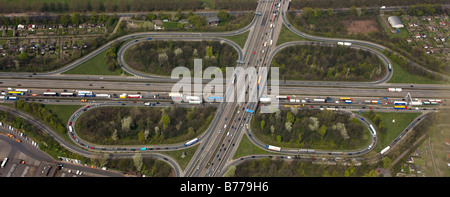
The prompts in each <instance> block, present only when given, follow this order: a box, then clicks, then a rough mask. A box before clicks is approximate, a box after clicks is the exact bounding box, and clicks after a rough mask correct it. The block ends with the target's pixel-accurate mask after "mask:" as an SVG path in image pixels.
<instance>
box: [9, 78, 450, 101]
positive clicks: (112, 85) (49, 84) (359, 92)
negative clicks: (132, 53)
mask: <svg viewBox="0 0 450 197" xmlns="http://www.w3.org/2000/svg"><path fill="white" fill-rule="evenodd" d="M2 82H3V83H2V84H0V87H3V88H4V89H3V88H1V89H2V90H4V91H7V88H8V87H12V88H14V89H16V88H19V89H31V90H32V91H33V93H34V92H35V91H37V92H36V93H41V92H44V91H46V90H47V89H49V90H51V91H55V92H59V93H60V92H63V90H64V89H66V90H67V91H68V92H72V91H73V90H89V91H92V92H94V93H108V94H113V93H119V94H122V93H124V92H125V93H130V94H131V93H132V94H135V93H136V92H141V93H145V92H170V91H171V90H172V87H173V84H170V83H150V85H147V84H148V83H137V82H110V81H98V82H95V83H92V82H89V81H71V80H60V81H58V83H55V81H53V80H22V81H20V86H17V85H18V83H17V80H11V79H5V80H2ZM91 85H92V86H91ZM102 87H103V88H102ZM54 88H57V89H56V90H55V89H54ZM204 88H205V85H204V86H203V89H204ZM130 89H131V90H133V91H132V92H131V91H129V90H130ZM192 90H194V89H192ZM224 91H225V90H224ZM268 92H269V93H270V89H269V91H268ZM407 92H409V93H410V94H411V96H412V97H414V98H429V97H430V96H432V97H433V98H449V97H450V91H448V90H445V89H437V90H436V89H422V88H419V87H416V86H414V87H413V88H411V87H409V88H404V89H403V91H402V92H400V93H398V92H388V91H387V87H384V86H380V87H378V88H377V89H374V88H372V89H368V88H358V87H355V88H335V87H313V88H311V87H293V86H280V87H279V94H280V95H312V96H366V97H388V98H390V97H402V96H406V94H407Z"/></svg>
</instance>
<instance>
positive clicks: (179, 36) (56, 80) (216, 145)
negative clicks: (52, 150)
mask: <svg viewBox="0 0 450 197" xmlns="http://www.w3.org/2000/svg"><path fill="white" fill-rule="evenodd" d="M282 2H285V1H282ZM287 6H288V5H287V4H282V6H281V8H280V10H281V11H280V12H279V13H285V12H286V10H287ZM273 10H274V8H273V4H272V2H260V3H259V4H258V7H257V9H256V11H257V12H260V13H262V14H261V15H255V17H254V19H253V20H252V22H251V23H250V24H249V25H248V26H246V27H245V28H242V29H240V30H237V31H230V32H219V33H186V32H141V33H135V34H130V35H126V36H122V37H120V38H117V39H115V40H113V41H111V42H109V43H107V44H105V45H103V46H101V47H99V48H98V49H96V50H94V51H93V52H91V53H89V54H87V55H86V56H84V57H82V58H80V59H78V60H76V61H74V62H72V63H71V64H69V65H67V66H65V67H63V68H61V69H58V70H55V71H52V72H48V73H36V74H33V73H0V78H2V79H1V82H2V83H1V84H0V85H1V86H3V87H5V88H6V87H17V88H22V87H24V88H34V89H40V88H43V87H45V88H56V89H60V90H62V89H68V90H73V89H82V90H95V91H97V90H98V91H106V92H109V91H160V92H164V91H170V90H171V88H172V86H173V84H172V83H173V82H174V80H172V79H170V78H169V77H165V76H155V75H150V74H146V73H141V72H138V71H135V70H132V69H130V68H129V67H128V66H127V65H126V64H125V63H124V62H123V52H124V51H126V49H127V48H128V47H130V46H132V45H133V44H135V43H138V42H142V41H145V40H147V38H149V37H151V38H152V39H162V40H167V39H172V40H217V41H223V42H226V43H228V44H230V45H232V46H233V47H234V48H235V49H236V50H237V51H238V53H239V60H238V63H237V64H238V65H237V67H242V68H250V67H254V68H256V70H258V69H259V68H262V67H267V65H266V64H267V63H269V66H268V68H269V67H270V62H271V59H272V58H273V56H274V54H275V53H276V52H277V51H279V50H281V49H282V48H284V47H287V46H292V45H297V44H313V43H312V42H290V43H285V44H283V45H280V46H275V45H267V46H263V43H264V42H269V41H270V40H273V43H276V41H277V39H278V36H279V32H280V29H281V26H282V24H283V23H285V24H286V25H287V27H288V29H290V30H291V31H293V32H294V33H296V34H298V35H300V36H302V37H304V38H307V39H310V40H314V41H315V42H314V44H315V45H329V44H330V42H331V44H332V45H334V44H335V43H336V42H338V41H346V42H351V43H352V46H351V47H354V48H358V49H363V50H368V51H371V52H373V53H375V54H377V55H378V57H379V58H380V59H381V60H382V61H383V62H384V63H385V64H386V65H388V64H389V61H388V59H387V58H386V57H385V56H384V55H383V54H382V53H380V52H377V50H374V49H379V50H383V49H385V47H383V46H381V45H378V44H374V43H371V42H366V41H358V40H349V39H337V38H322V37H316V36H310V35H307V34H304V33H302V32H300V31H298V30H295V29H294V28H292V27H291V25H290V24H289V22H288V21H287V20H286V16H284V15H285V14H281V18H282V19H281V20H280V14H278V16H277V17H276V18H275V21H276V22H275V23H274V24H275V27H274V28H269V25H270V24H271V23H272V21H271V20H272V16H273V13H272V11H273ZM245 31H250V33H249V38H248V39H247V42H246V44H245V47H244V48H243V49H241V48H240V47H239V46H238V45H237V44H236V43H234V42H232V41H230V40H228V39H224V38H218V37H223V36H232V35H237V34H240V33H242V32H245ZM129 39H132V41H130V42H128V43H126V44H125V45H124V46H123V47H122V48H121V50H120V55H118V58H119V61H120V62H121V63H123V64H121V65H123V66H122V68H123V69H125V70H127V72H130V73H132V74H134V75H136V76H133V77H122V76H104V77H103V76H87V75H61V73H63V72H65V71H68V70H70V69H72V68H74V67H76V66H78V65H80V64H82V63H83V62H85V61H87V60H89V59H90V58H92V57H94V56H96V55H97V54H99V53H101V52H103V51H104V50H106V49H108V48H109V46H110V45H111V44H112V43H114V42H117V41H125V40H129ZM136 40H137V41H136ZM317 41H318V42H317ZM322 42H327V43H322ZM258 71H259V70H258ZM392 72H393V71H392ZM392 72H388V73H387V75H386V77H385V78H383V79H382V80H380V81H376V82H367V83H359V82H358V83H355V82H320V81H319V82H310V81H286V82H280V84H282V85H285V86H281V87H280V90H279V91H280V92H279V93H280V94H289V95H291V94H292V95H302V96H307V95H312V96H317V95H323V96H332V95H334V96H347V95H348V96H361V97H362V96H372V97H378V96H380V97H381V96H386V95H387V96H389V97H396V98H399V97H400V98H401V95H404V93H402V94H399V93H392V92H386V89H387V88H388V87H401V88H404V89H405V90H404V92H410V93H411V94H412V95H413V97H419V98H429V97H430V96H432V97H433V98H448V96H449V92H448V90H449V89H450V87H449V86H448V85H433V84H432V85H429V84H414V85H413V87H412V84H386V83H385V82H386V81H388V80H389V79H390V77H391V76H392ZM262 74H264V75H267V73H256V74H255V73H252V74H251V75H249V77H250V79H251V80H252V81H256V79H257V77H258V76H260V75H262ZM149 82H151V83H150V85H148V83H149ZM203 82H204V83H207V82H208V81H203ZM230 83H231V81H226V84H230ZM19 84H20V85H19ZM91 84H92V85H91ZM237 84H238V85H239V87H236V88H237V89H240V88H244V87H243V86H244V84H242V83H237ZM261 84H262V85H265V84H271V83H270V82H269V81H268V80H267V77H263V78H262V80H261ZM296 86H301V87H296ZM316 87H317V88H316ZM336 87H338V88H336ZM228 88H230V90H231V89H233V86H231V85H230V86H229V87H228ZM244 89H245V90H247V91H248V92H249V93H250V94H249V95H247V94H238V96H241V97H245V98H246V99H248V98H250V97H252V98H253V97H256V98H259V97H260V96H261V95H264V91H267V90H265V88H261V89H260V90H259V89H257V85H256V83H252V84H249V86H248V87H247V88H244ZM43 91H45V90H43ZM256 92H258V93H257V94H255V93H256ZM270 92H272V91H270ZM227 93H228V94H227V95H226V96H225V97H226V98H228V97H231V96H232V95H231V94H230V93H233V94H234V90H233V91H228V92H227ZM97 104H98V103H97ZM115 105H122V104H118V103H110V102H109V101H107V102H106V103H102V104H100V106H115ZM126 105H127V106H130V105H131V106H133V105H135V106H138V105H142V103H137V104H135V103H133V102H132V103H126ZM100 106H95V105H94V106H93V107H100ZM161 106H164V105H161ZM187 107H189V106H187ZM83 108H84V107H83ZM83 108H80V110H81V111H83ZM244 109H250V110H256V109H257V102H245V103H244V102H230V103H228V102H222V103H219V104H218V110H217V115H216V116H215V118H214V119H213V121H212V123H211V125H210V126H209V128H208V129H207V131H206V132H205V133H203V134H202V135H201V136H199V142H198V143H200V144H201V145H200V147H199V149H198V150H197V152H196V153H195V155H194V156H193V158H192V159H191V162H190V163H189V164H188V166H187V167H186V169H185V170H184V171H183V170H181V169H180V167H179V166H178V164H177V163H176V162H175V161H174V160H173V159H172V158H170V157H167V156H165V155H163V154H160V153H159V152H156V151H155V152H151V153H145V152H144V153H143V156H144V157H154V158H156V159H160V160H163V161H165V162H168V163H169V165H171V166H172V167H173V168H174V169H175V172H176V173H175V174H176V176H221V175H222V174H223V173H224V172H225V171H226V169H227V168H228V166H229V165H231V164H233V163H238V162H242V160H243V159H242V158H241V159H239V160H238V161H232V156H233V154H234V152H235V151H236V149H237V146H236V145H238V144H239V141H240V139H241V138H242V136H243V135H244V134H246V135H248V136H251V133H250V131H247V132H245V129H244V125H245V122H246V121H247V122H248V121H249V120H250V118H251V113H248V112H245V110H244ZM0 110H3V111H8V112H9V113H11V114H13V115H15V116H19V117H21V118H24V119H25V120H27V121H30V122H31V123H32V124H34V125H35V126H37V127H38V128H40V129H42V130H43V131H45V132H47V133H48V134H49V135H50V136H52V137H53V138H54V139H55V140H56V141H58V143H60V144H61V145H62V146H64V147H65V148H67V149H68V150H70V151H73V152H76V153H78V154H81V155H84V156H86V157H93V156H94V155H95V154H100V153H102V152H103V151H107V152H108V151H109V152H111V153H110V156H111V157H120V158H124V157H127V158H130V157H132V156H133V155H134V154H135V152H136V151H138V148H141V147H138V146H129V147H127V150H122V148H121V149H120V150H117V147H106V146H98V145H95V144H90V145H87V144H88V143H87V142H84V143H83V142H77V141H76V140H75V141H70V142H67V141H65V140H64V139H62V138H61V137H60V136H58V135H55V133H54V131H52V130H51V129H49V128H48V127H47V126H45V125H44V124H42V123H40V122H39V121H38V120H36V119H34V118H33V117H31V116H29V115H27V114H25V113H23V112H20V111H17V110H12V109H9V108H7V107H4V106H1V105H0ZM386 110H387V109H386ZM81 111H77V112H76V113H74V119H73V120H76V118H77V117H78V115H80V114H81ZM343 113H345V112H343ZM424 113H425V112H424ZM356 116H357V115H356ZM357 117H358V116H357ZM424 117H425V115H423V116H420V117H419V118H424ZM359 118H360V117H359ZM419 118H418V119H416V120H415V121H420V120H419ZM360 120H361V119H360ZM361 121H362V122H363V123H364V124H365V125H366V126H367V125H368V124H369V123H368V122H364V121H363V120H361ZM415 123H417V122H413V123H412V125H411V126H414V125H415ZM407 129H410V128H409V127H408V128H407ZM405 132H407V130H406V129H405ZM402 134H404V133H402ZM69 135H71V134H70V133H69ZM74 136H75V135H74ZM401 136H403V135H400V136H399V137H401ZM250 138H251V137H250ZM72 139H73V138H72ZM75 139H78V138H76V136H75ZM252 139H253V138H252ZM373 140H374V141H373V142H376V141H375V140H376V138H374V139H373ZM396 140H397V141H398V139H396ZM397 141H394V142H392V143H391V145H395V143H396V142H397ZM77 143H83V144H84V146H80V144H77ZM85 143H86V144H85ZM254 143H256V144H257V145H258V146H260V147H262V148H265V145H264V144H262V143H258V142H257V141H256V140H255V142H254ZM86 146H87V147H86ZM91 147H93V149H91ZM183 147H184V146H183V144H182V143H179V144H174V145H167V146H162V145H161V146H159V145H158V146H148V147H146V148H149V149H150V148H155V149H156V148H160V150H161V148H162V150H161V151H164V150H170V149H181V148H183ZM108 148H116V149H114V150H112V149H111V150H107V149H108ZM166 148H167V149H166ZM103 149H105V150H103ZM128 149H130V150H128ZM131 149H136V151H131ZM282 150H283V151H282V152H283V153H285V154H298V153H293V152H295V151H296V150H294V149H292V150H290V149H287V150H284V149H282ZM364 150H367V149H361V150H357V151H356V152H346V154H347V155H348V153H352V155H353V154H355V155H359V154H363V153H366V152H365V151H364ZM330 151H331V150H328V151H323V152H320V151H317V153H318V154H319V153H320V154H329V153H332V154H333V153H334V154H336V155H341V154H337V153H336V152H330ZM297 152H298V150H297ZM358 152H359V153H358ZM342 154H345V153H342ZM249 157H250V156H249ZM258 157H262V156H256V157H254V156H252V157H251V158H258ZM245 158H247V157H245ZM245 158H244V159H245ZM307 159H308V158H307ZM309 159H311V158H309Z"/></svg>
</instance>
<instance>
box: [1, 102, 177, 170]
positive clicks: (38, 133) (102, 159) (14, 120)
mask: <svg viewBox="0 0 450 197" xmlns="http://www.w3.org/2000/svg"><path fill="white" fill-rule="evenodd" d="M16 103H17V104H15V106H17V107H19V108H20V109H19V108H18V109H19V110H21V111H25V110H26V111H25V112H26V113H29V114H31V115H33V116H37V117H38V118H39V119H41V120H44V123H45V124H47V125H50V124H52V123H51V121H53V122H54V123H55V122H57V120H56V119H54V118H52V117H50V116H53V117H55V116H54V115H53V114H51V112H49V111H47V110H46V109H45V106H44V105H42V104H39V103H35V102H32V103H28V102H24V101H20V100H19V101H17V102H16ZM41 114H42V115H41ZM44 114H46V115H44ZM46 116H48V118H45V117H46ZM42 117H44V119H43V118H42ZM45 119H48V121H45ZM0 122H2V123H3V124H7V125H11V126H12V127H14V128H15V129H18V130H19V131H21V132H23V133H24V134H25V135H26V136H27V137H28V138H30V139H32V140H33V141H35V142H37V143H38V144H39V149H40V150H42V151H44V152H46V153H47V154H49V155H50V156H52V157H53V158H54V159H58V157H66V158H72V159H78V160H80V161H81V162H82V163H92V164H94V165H96V166H100V167H108V168H113V169H118V170H121V171H123V172H133V171H138V172H140V173H142V174H145V175H146V176H152V177H169V176H170V175H171V174H172V168H171V167H170V166H169V165H168V164H167V163H165V162H162V161H159V160H156V159H149V158H142V157H140V158H139V157H133V159H111V158H109V155H108V154H106V155H99V156H96V157H93V158H86V157H83V156H80V155H77V154H75V153H72V152H71V151H69V150H67V149H65V148H64V147H62V146H61V145H60V144H59V143H58V142H57V141H55V140H54V139H53V137H52V136H50V135H48V133H46V132H44V131H42V130H41V129H39V128H37V127H36V126H34V125H33V124H31V123H29V122H28V121H26V120H24V119H22V118H20V117H17V116H14V115H11V114H8V113H7V112H3V111H0ZM50 126H52V125H50ZM52 127H55V126H54V125H53V126H52ZM58 132H60V133H61V131H59V130H58ZM64 132H65V129H64ZM135 160H137V161H135ZM136 164H139V165H136Z"/></svg>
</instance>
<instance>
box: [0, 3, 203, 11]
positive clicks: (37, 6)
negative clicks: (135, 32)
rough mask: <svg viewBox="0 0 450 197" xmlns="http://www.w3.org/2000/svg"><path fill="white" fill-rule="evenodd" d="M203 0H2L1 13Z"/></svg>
mask: <svg viewBox="0 0 450 197" xmlns="http://www.w3.org/2000/svg"><path fill="white" fill-rule="evenodd" d="M199 8H202V3H201V0H183V1H179V0H152V1H146V0H118V1H116V0H76V1H61V0H57V1H50V2H49V1H47V0H34V1H27V0H14V1H9V0H0V13H17V12H57V13H61V12H141V11H156V10H171V11H175V10H177V9H182V10H197V9H199Z"/></svg>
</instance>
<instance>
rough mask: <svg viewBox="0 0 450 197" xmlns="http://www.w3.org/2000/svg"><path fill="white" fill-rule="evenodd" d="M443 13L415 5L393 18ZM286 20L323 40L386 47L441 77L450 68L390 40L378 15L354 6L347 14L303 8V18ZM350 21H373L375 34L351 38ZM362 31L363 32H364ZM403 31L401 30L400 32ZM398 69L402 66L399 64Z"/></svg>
mask: <svg viewBox="0 0 450 197" xmlns="http://www.w3.org/2000/svg"><path fill="white" fill-rule="evenodd" d="M445 12H446V11H445V10H443V9H442V7H441V6H440V5H439V4H418V5H411V6H410V7H409V8H408V9H405V10H403V9H399V10H398V11H396V12H394V14H396V15H406V14H407V15H410V16H426V15H434V14H443V13H445ZM287 17H288V19H289V21H290V22H291V24H292V25H293V26H294V27H295V28H297V29H299V30H300V31H304V32H306V33H308V34H313V35H319V36H325V37H342V38H351V39H358V40H367V41H371V42H375V43H378V44H381V45H383V46H386V47H388V48H390V49H392V50H395V51H396V52H398V53H400V54H401V55H403V56H405V57H407V58H409V59H411V60H413V61H415V62H417V63H419V64H420V65H422V66H424V67H426V68H429V69H431V70H433V71H436V72H440V73H448V72H449V71H450V66H449V65H448V64H446V62H444V61H441V60H439V59H438V58H436V57H434V56H431V55H428V54H426V53H425V51H424V50H423V49H422V48H421V47H411V45H409V44H408V42H406V39H404V38H401V37H399V36H390V35H389V34H390V32H387V31H386V30H385V28H384V27H383V26H382V25H381V22H382V21H380V20H382V19H381V18H380V17H379V13H378V12H376V11H370V10H368V9H367V8H364V7H363V8H361V9H360V10H359V11H358V9H357V8H356V7H355V6H352V7H351V8H350V10H349V11H345V12H338V13H334V12H333V11H332V10H331V9H328V11H323V10H321V9H318V8H314V9H313V8H311V7H303V8H302V14H301V15H300V14H296V13H293V12H290V13H288V14H287ZM349 21H350V22H351V21H372V22H373V23H375V25H374V28H375V30H373V31H370V32H366V33H357V34H351V33H350V32H349V31H348V28H347V26H348V25H346V24H344V22H349ZM364 31H365V30H364ZM403 31H404V30H403ZM399 65H401V64H399ZM402 67H403V68H404V69H405V70H407V71H408V72H410V73H413V74H419V75H425V76H427V77H428V78H431V79H437V77H436V76H431V75H430V74H429V73H427V72H425V71H423V69H418V68H417V67H414V66H403V65H402Z"/></svg>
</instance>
